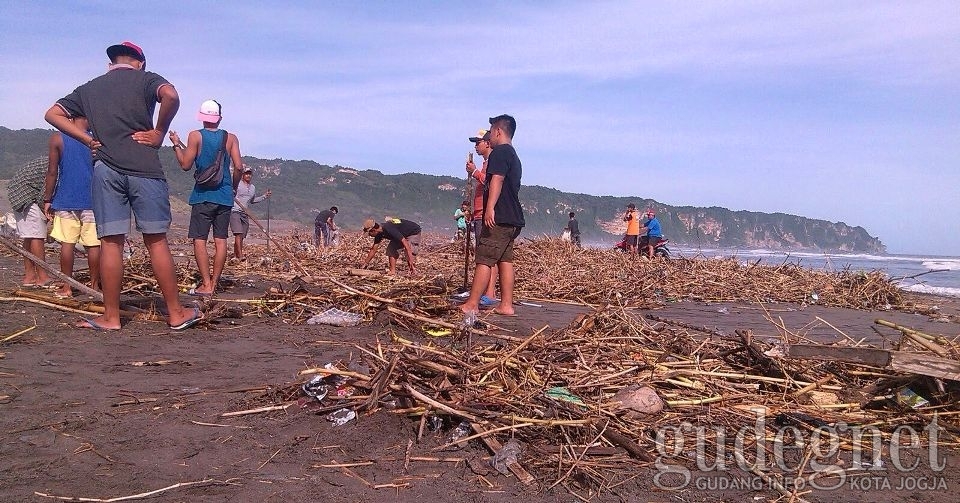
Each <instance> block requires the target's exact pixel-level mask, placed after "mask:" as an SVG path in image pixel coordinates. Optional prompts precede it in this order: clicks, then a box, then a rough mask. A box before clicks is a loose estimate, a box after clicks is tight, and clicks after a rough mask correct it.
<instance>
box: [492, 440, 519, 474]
mask: <svg viewBox="0 0 960 503" xmlns="http://www.w3.org/2000/svg"><path fill="white" fill-rule="evenodd" d="M519 456H520V444H519V443H518V442H517V439H515V438H511V439H510V440H508V441H507V443H505V444H503V448H502V449H500V450H499V451H497V453H496V454H494V455H493V458H491V459H490V464H491V465H493V467H494V468H495V469H496V470H497V471H498V472H500V473H502V474H503V475H510V469H509V468H508V466H509V465H512V464H514V463H516V462H517V457H519Z"/></svg>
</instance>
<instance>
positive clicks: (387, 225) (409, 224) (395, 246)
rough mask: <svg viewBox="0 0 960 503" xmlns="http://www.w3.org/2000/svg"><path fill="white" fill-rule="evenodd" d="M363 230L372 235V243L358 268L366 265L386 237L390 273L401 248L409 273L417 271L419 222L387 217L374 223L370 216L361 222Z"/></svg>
mask: <svg viewBox="0 0 960 503" xmlns="http://www.w3.org/2000/svg"><path fill="white" fill-rule="evenodd" d="M363 232H365V233H366V234H368V235H370V236H371V237H373V245H371V246H370V251H368V252H367V256H366V258H364V259H363V262H361V263H360V268H365V267H367V264H369V263H370V260H371V259H373V255H374V254H376V252H377V247H378V245H379V244H380V242H381V241H383V240H384V239H386V240H387V241H389V242H390V243H389V244H388V245H387V261H388V263H389V266H390V274H395V273H396V267H397V259H398V258H400V250H401V249H403V251H404V253H405V254H406V257H407V265H408V266H410V274H416V273H417V267H416V265H417V264H416V259H415V258H414V257H416V256H417V253H418V252H419V249H420V224H418V223H416V222H414V221H412V220H406V219H403V218H388V219H387V220H386V221H384V222H383V223H380V224H378V223H376V222H375V221H374V220H373V219H372V218H368V219H367V220H366V221H364V222H363Z"/></svg>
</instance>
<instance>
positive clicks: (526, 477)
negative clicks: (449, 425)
mask: <svg viewBox="0 0 960 503" xmlns="http://www.w3.org/2000/svg"><path fill="white" fill-rule="evenodd" d="M470 426H472V427H473V431H474V432H476V433H478V434H481V435H483V436H481V437H480V440H482V441H483V443H484V444H486V446H487V448H489V449H490V451H491V452H493V453H494V454H496V453H498V452H500V451H501V450H502V449H503V444H501V443H500V442H499V441H498V440H497V439H496V438H494V437H493V436H490V435H487V433H488V432H487V430H486V428H484V427H483V426H481V425H479V424H477V423H471V424H470ZM507 468H509V469H510V471H511V472H513V474H514V475H516V476H517V479H518V480H519V481H520V482H523V483H524V484H525V485H530V484H531V483H533V481H534V480H535V479H534V478H533V475H530V472H528V471H527V470H526V469H524V468H523V466H522V465H520V463H519V462H517V461H511V462H509V463H507Z"/></svg>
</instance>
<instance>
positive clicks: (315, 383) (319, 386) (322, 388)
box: [300, 376, 330, 402]
mask: <svg viewBox="0 0 960 503" xmlns="http://www.w3.org/2000/svg"><path fill="white" fill-rule="evenodd" d="M323 379H324V376H315V377H314V378H313V379H310V380H309V381H307V382H305V383H303V386H301V387H300V389H302V390H303V394H304V395H307V396H309V397H313V398H316V399H317V401H318V402H319V401H322V400H323V399H324V398H326V397H327V393H328V392H329V390H330V387H329V386H328V385H327V383H326V382H325V381H324V380H323Z"/></svg>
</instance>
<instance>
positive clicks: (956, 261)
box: [670, 246, 960, 297]
mask: <svg viewBox="0 0 960 503" xmlns="http://www.w3.org/2000/svg"><path fill="white" fill-rule="evenodd" d="M670 251H671V252H672V253H673V255H674V256H679V257H697V256H703V257H707V258H711V257H736V258H738V259H742V261H743V262H744V263H753V262H755V261H757V259H760V260H761V262H760V263H761V264H766V265H780V264H782V263H784V262H789V263H792V264H798V265H800V266H801V267H805V268H808V269H815V270H823V271H828V272H836V271H843V270H851V271H876V270H880V271H883V272H885V273H886V274H887V276H888V277H889V278H891V279H893V280H894V282H895V283H896V284H897V285H898V286H900V288H902V289H904V290H909V291H913V292H922V293H931V294H936V295H943V296H948V297H960V257H946V256H931V255H867V254H856V253H851V254H846V253H815V252H795V251H789V252H788V251H775V250H741V249H738V250H731V249H718V248H715V249H708V248H701V249H696V248H685V247H678V246H671V247H670Z"/></svg>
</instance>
